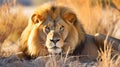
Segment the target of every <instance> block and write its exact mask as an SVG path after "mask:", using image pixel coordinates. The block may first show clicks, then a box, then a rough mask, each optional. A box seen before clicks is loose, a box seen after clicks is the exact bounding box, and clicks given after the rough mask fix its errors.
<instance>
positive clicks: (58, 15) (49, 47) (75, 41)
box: [19, 4, 105, 58]
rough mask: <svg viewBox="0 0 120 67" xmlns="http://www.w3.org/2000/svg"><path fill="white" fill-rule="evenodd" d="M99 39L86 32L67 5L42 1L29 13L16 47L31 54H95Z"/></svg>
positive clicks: (30, 55) (33, 55)
mask: <svg viewBox="0 0 120 67" xmlns="http://www.w3.org/2000/svg"><path fill="white" fill-rule="evenodd" d="M104 37H105V36H104ZM96 38H97V39H96ZM100 39H101V38H99V36H98V37H97V36H96V37H95V36H91V35H88V34H86V33H85V31H84V29H83V27H82V25H81V23H80V21H79V20H78V18H77V16H76V14H75V13H74V12H73V11H72V10H70V9H69V8H67V7H63V6H57V5H53V4H47V5H46V4H45V5H43V6H41V7H40V8H38V9H36V10H35V11H34V13H33V14H32V16H31V17H30V19H29V22H28V26H27V27H26V29H25V30H24V31H23V33H22V35H21V38H20V47H19V48H20V51H22V52H23V55H24V56H26V57H30V58H35V57H38V56H46V55H49V54H60V53H62V54H66V53H67V52H68V54H71V55H84V56H89V57H90V58H96V57H97V55H98V47H99V45H97V42H98V41H99V40H100ZM104 39H105V38H104ZM104 39H102V40H104ZM100 41H101V40H100ZM102 46H103V45H102Z"/></svg>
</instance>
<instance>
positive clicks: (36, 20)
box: [31, 14, 44, 24]
mask: <svg viewBox="0 0 120 67" xmlns="http://www.w3.org/2000/svg"><path fill="white" fill-rule="evenodd" d="M31 20H32V22H33V23H34V24H36V23H40V21H43V20H44V18H43V17H42V16H41V15H38V14H33V15H32V17H31Z"/></svg>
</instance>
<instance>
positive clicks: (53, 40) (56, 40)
mask: <svg viewBox="0 0 120 67" xmlns="http://www.w3.org/2000/svg"><path fill="white" fill-rule="evenodd" d="M50 41H51V42H53V43H55V44H56V43H57V42H58V41H60V39H50Z"/></svg>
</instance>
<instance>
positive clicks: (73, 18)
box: [63, 13, 77, 24]
mask: <svg viewBox="0 0 120 67" xmlns="http://www.w3.org/2000/svg"><path fill="white" fill-rule="evenodd" d="M63 17H64V19H65V20H66V21H69V22H71V23H73V24H74V23H75V21H76V20H77V18H76V15H75V14H73V13H67V14H65V15H64V16H63Z"/></svg>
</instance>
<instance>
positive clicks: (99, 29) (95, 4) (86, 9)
mask: <svg viewBox="0 0 120 67" xmlns="http://www.w3.org/2000/svg"><path fill="white" fill-rule="evenodd" d="M106 1H107V2H110V0H106ZM111 2H113V4H115V5H116V7H117V8H118V9H120V5H119V4H120V2H119V0H112V1H111ZM59 3H61V4H63V5H65V4H67V6H68V7H71V8H73V10H74V11H75V12H76V14H77V16H78V18H79V19H80V21H81V23H82V24H83V26H84V28H85V31H86V32H87V33H88V34H95V33H103V34H105V35H107V33H108V32H109V31H110V30H111V29H112V30H113V31H114V30H116V29H114V27H115V26H116V23H118V20H119V19H120V12H119V11H118V10H116V9H112V8H111V6H110V4H108V5H106V6H103V3H102V0H57V4H59ZM13 6H18V5H14V4H13V5H12V4H11V3H5V4H4V5H2V6H0V46H1V45H2V44H6V43H9V41H10V42H16V41H17V39H18V38H19V37H20V34H21V32H22V31H23V29H24V28H25V26H26V24H27V19H28V18H27V17H26V16H25V15H24V13H23V10H22V6H19V7H18V10H16V11H15V12H12V7H13ZM112 27H113V28H112ZM114 33H115V32H114ZM114 33H112V31H111V32H110V34H109V35H111V36H115V34H114ZM106 39H107V38H106ZM104 44H105V46H104V51H102V50H101V51H100V52H99V59H98V61H97V62H98V67H99V66H100V67H119V65H120V55H119V53H115V54H114V55H112V56H111V54H112V49H111V47H112V46H107V45H108V44H112V43H107V44H106V43H104ZM5 46H8V45H5ZM0 48H1V47H0ZM11 48H12V47H11ZM8 54H9V53H8ZM101 60H102V61H101ZM63 62H64V63H63ZM62 64H63V66H64V64H67V65H68V66H70V67H76V66H79V65H80V63H79V62H78V61H74V62H72V61H71V62H70V61H69V63H68V57H67V56H66V57H63V58H62V57H61V59H60V60H58V59H57V57H55V56H52V57H50V59H49V60H48V61H47V63H46V66H49V67H60V66H62ZM73 64H75V66H74V65H73ZM67 65H65V66H67Z"/></svg>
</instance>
